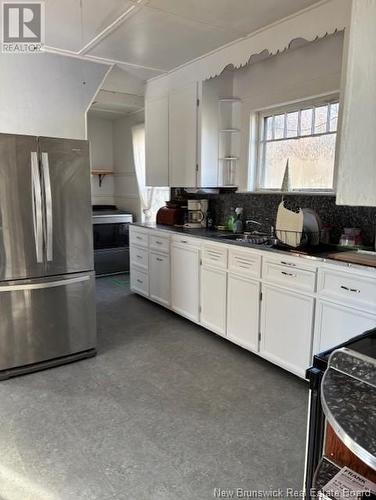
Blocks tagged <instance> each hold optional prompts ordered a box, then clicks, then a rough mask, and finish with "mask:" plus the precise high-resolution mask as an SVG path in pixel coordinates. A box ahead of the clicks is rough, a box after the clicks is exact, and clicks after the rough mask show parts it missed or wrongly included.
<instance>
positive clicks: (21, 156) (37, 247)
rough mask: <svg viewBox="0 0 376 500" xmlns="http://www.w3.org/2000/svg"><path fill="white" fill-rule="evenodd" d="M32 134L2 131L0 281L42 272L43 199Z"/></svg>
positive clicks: (36, 142) (0, 140) (0, 139)
mask: <svg viewBox="0 0 376 500" xmlns="http://www.w3.org/2000/svg"><path fill="white" fill-rule="evenodd" d="M37 151H38V140H37V138H36V137H33V136H22V135H10V134H0V180H1V181H0V282H1V281H3V280H15V279H24V278H29V277H39V276H43V275H44V272H45V267H44V249H43V218H42V213H43V199H42V186H41V175H40V169H39V164H38V154H37Z"/></svg>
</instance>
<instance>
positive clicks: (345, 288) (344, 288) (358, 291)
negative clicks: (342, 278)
mask: <svg viewBox="0 0 376 500" xmlns="http://www.w3.org/2000/svg"><path fill="white" fill-rule="evenodd" d="M341 288H342V289H343V290H346V291H347V292H354V293H360V290H358V289H357V288H349V287H348V286H345V285H341Z"/></svg>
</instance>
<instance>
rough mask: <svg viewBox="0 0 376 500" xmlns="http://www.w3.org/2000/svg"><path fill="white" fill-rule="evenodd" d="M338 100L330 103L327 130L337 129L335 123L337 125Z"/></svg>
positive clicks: (333, 130)
mask: <svg viewBox="0 0 376 500" xmlns="http://www.w3.org/2000/svg"><path fill="white" fill-rule="evenodd" d="M338 107H339V105H338V102H337V103H336V104H331V105H330V123H329V130H330V131H331V132H336V131H337V125H338Z"/></svg>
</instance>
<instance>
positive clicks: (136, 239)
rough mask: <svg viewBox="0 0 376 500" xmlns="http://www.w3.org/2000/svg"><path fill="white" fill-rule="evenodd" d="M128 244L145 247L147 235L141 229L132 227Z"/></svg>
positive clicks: (147, 242) (147, 240)
mask: <svg viewBox="0 0 376 500" xmlns="http://www.w3.org/2000/svg"><path fill="white" fill-rule="evenodd" d="M129 239H130V244H131V245H138V246H140V247H147V246H148V244H149V235H148V234H147V233H146V232H143V231H137V230H135V229H132V231H131V232H130V238H129Z"/></svg>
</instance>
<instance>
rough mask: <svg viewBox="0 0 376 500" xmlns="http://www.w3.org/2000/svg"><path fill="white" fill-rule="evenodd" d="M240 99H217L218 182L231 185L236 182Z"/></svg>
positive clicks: (238, 152) (234, 184)
mask: <svg viewBox="0 0 376 500" xmlns="http://www.w3.org/2000/svg"><path fill="white" fill-rule="evenodd" d="M240 121H241V99H240V98H238V97H221V98H220V99H218V124H219V128H218V130H219V138H218V171H219V179H220V184H221V185H222V186H225V187H227V186H228V187H233V186H236V184H237V177H238V172H237V170H238V160H239V154H240V127H241V123H240Z"/></svg>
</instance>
